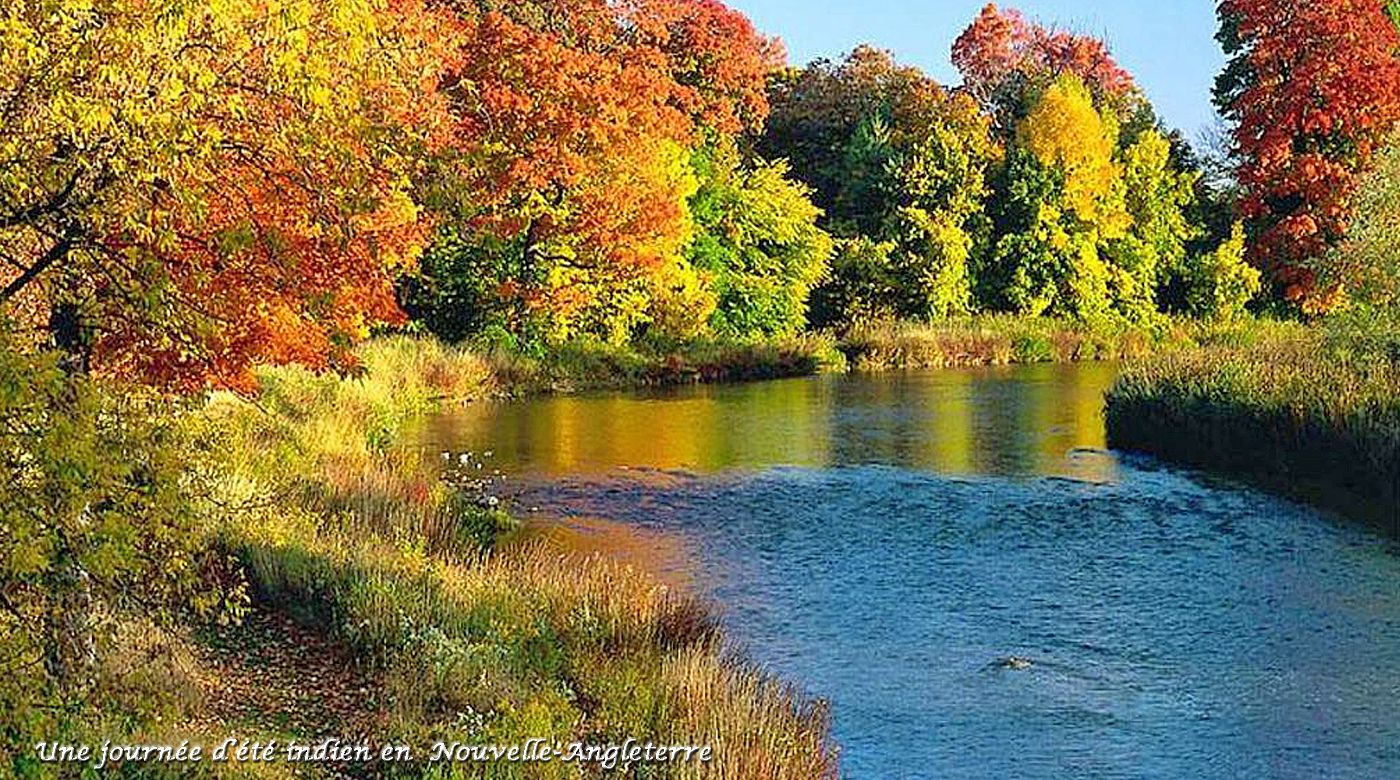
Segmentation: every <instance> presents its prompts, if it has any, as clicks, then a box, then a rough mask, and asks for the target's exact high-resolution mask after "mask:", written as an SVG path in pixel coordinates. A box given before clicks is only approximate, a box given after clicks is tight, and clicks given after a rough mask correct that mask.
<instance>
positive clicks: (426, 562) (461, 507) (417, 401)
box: [199, 339, 836, 779]
mask: <svg viewBox="0 0 1400 780" xmlns="http://www.w3.org/2000/svg"><path fill="white" fill-rule="evenodd" d="M360 354H361V356H362V359H363V361H364V374H363V376H362V377H361V378H358V379H340V378H336V377H331V376H315V375H312V374H310V373H307V372H304V371H301V370H298V369H273V370H266V371H264V372H262V375H261V377H260V378H261V381H262V385H261V389H260V391H259V393H258V394H257V396H256V398H254V399H253V400H252V401H251V402H250V401H245V400H242V399H239V398H235V397H233V396H229V395H220V396H218V397H216V398H215V399H213V401H212V402H211V403H210V404H209V405H208V407H207V408H206V409H205V410H204V411H203V413H202V414H201V418H200V421H199V424H200V425H201V426H203V427H204V433H205V435H206V441H208V442H210V443H211V445H213V446H212V447H211V453H212V454H213V455H214V456H215V466H214V473H216V474H217V475H218V477H217V487H218V496H217V500H216V501H214V502H213V504H214V505H217V506H220V507H224V508H225V510H224V512H223V514H224V516H223V517H222V518H221V520H220V527H221V528H223V529H224V531H223V532H222V534H221V538H220V544H222V545H224V546H226V547H227V549H228V550H229V551H230V552H231V553H232V554H233V555H235V556H236V557H237V558H238V559H239V560H240V561H241V562H242V564H243V570H244V571H245V572H246V573H247V576H248V579H249V585H250V586H251V590H252V592H253V594H254V598H255V600H256V601H257V602H258V604H260V605H261V606H262V607H263V608H265V609H273V610H276V611H279V612H284V613H286V614H290V615H293V616H296V617H297V618H298V619H299V620H300V621H301V622H302V623H303V624H304V625H307V626H311V627H315V628H317V629H318V630H321V631H323V632H325V633H328V634H329V635H331V636H332V637H334V638H335V639H336V640H337V641H339V642H342V643H344V644H345V646H346V647H347V648H349V650H350V651H351V653H352V654H353V656H354V657H355V658H356V659H357V661H358V662H359V663H362V664H365V665H367V666H368V667H369V668H372V669H374V670H375V675H374V679H377V680H379V681H380V685H381V686H382V690H380V691H376V692H374V693H375V695H374V696H372V697H371V698H372V699H373V700H374V701H376V702H378V703H379V705H380V708H381V710H380V712H379V713H378V714H377V716H376V718H375V722H376V723H377V730H378V731H379V733H377V734H375V735H373V736H374V738H375V739H378V740H381V741H388V740H398V741H402V742H404V743H406V744H410V745H424V746H426V745H427V744H429V743H431V742H433V741H436V740H440V739H446V740H451V739H456V740H463V741H466V742H479V743H512V742H517V741H518V742H522V743H523V742H524V741H525V740H526V739H528V738H532V737H542V738H546V739H550V740H554V741H557V742H560V743H570V742H575V741H583V742H594V743H610V742H617V743H621V742H622V741H623V740H624V739H627V738H633V739H637V740H640V741H642V742H646V741H652V742H655V743H657V744H709V745H712V746H713V747H714V750H715V753H716V755H717V756H720V757H721V758H720V760H721V761H723V764H724V766H725V770H726V771H725V774H726V776H732V777H737V778H775V779H776V778H810V777H834V776H835V772H836V763H835V752H834V748H833V746H832V745H831V744H830V741H829V737H828V731H827V729H828V724H827V716H826V713H825V710H824V708H823V707H822V706H821V705H820V704H819V703H816V702H812V701H809V700H807V699H806V698H805V697H803V696H802V695H801V694H799V693H798V692H796V691H794V690H792V689H790V688H789V687H787V686H786V685H784V684H782V683H780V682H778V681H776V680H773V679H771V678H769V677H767V676H766V675H765V674H764V673H762V672H760V671H758V670H756V669H753V668H751V667H750V666H748V665H747V664H745V663H744V662H742V661H741V660H737V659H735V658H734V657H732V656H731V655H730V654H728V653H727V652H726V650H725V646H724V642H723V639H722V637H721V636H720V633H719V631H718V628H717V620H716V618H715V616H714V615H713V614H712V613H711V611H710V608H709V607H708V606H707V605H705V604H702V603H700V602H697V601H695V600H694V599H692V598H690V597H689V596H687V595H684V594H679V593H676V592H673V591H672V590H670V589H668V588H666V587H664V586H661V585H660V584H658V583H656V582H654V581H653V580H651V579H650V578H649V577H648V576H646V575H644V574H641V573H639V572H637V571H635V570H633V569H631V568H629V567H625V566H622V565H619V564H616V563H613V562H610V561H608V560H605V559H604V558H603V557H601V556H583V555H566V554H561V553H559V552H557V551H555V550H552V549H550V548H548V547H546V546H542V545H509V546H507V547H504V548H502V549H501V550H499V551H495V550H494V549H493V548H494V547H495V542H496V540H497V539H498V538H499V537H500V536H501V535H502V534H509V533H511V529H512V528H513V522H512V521H511V519H510V518H509V517H508V516H507V515H505V514H504V513H503V512H501V511H500V510H499V509H497V508H495V506H494V500H493V499H492V498H491V497H490V495H489V494H490V483H491V479H492V478H491V477H490V476H489V472H488V471H487V470H486V469H484V468H480V463H479V462H478V461H476V460H475V459H474V458H473V457H472V456H470V455H469V454H466V453H450V454H448V455H447V456H446V457H449V459H450V462H451V463H452V467H451V468H449V469H447V476H446V478H443V476H442V471H441V469H440V468H439V465H438V464H431V463H424V462H423V461H422V460H421V458H420V457H419V456H418V455H417V454H416V453H409V452H406V451H404V450H403V449H400V448H398V447H396V446H395V444H396V438H397V435H398V434H399V432H400V430H401V428H402V426H403V424H404V422H406V421H407V420H409V419H411V418H412V417H413V416H415V415H417V414H421V413H422V412H423V411H425V410H427V409H429V408H431V407H432V406H434V405H435V404H439V403H446V402H457V401H461V400H465V399H473V398H484V397H486V396H488V395H490V394H492V393H493V392H496V391H497V390H499V389H500V388H499V386H498V385H497V384H496V383H497V382H499V381H500V377H499V375H498V374H496V373H494V372H493V370H492V366H491V364H490V363H489V361H487V360H486V359H483V358H481V357H478V356H476V355H473V354H471V353H468V352H465V351H462V350H457V349H453V348H450V347H446V346H443V345H440V344H437V343H435V342H431V341H418V340H406V339H392V340H387V341H382V342H376V343H372V344H369V345H367V346H366V347H365V348H364V349H362V350H361V353H360ZM483 473H485V474H488V476H482V475H483ZM400 769H401V770H404V771H403V772H401V774H407V775H409V776H417V775H416V774H414V773H412V772H407V771H406V770H405V768H402V767H401V768H400ZM419 769H422V767H419ZM697 771H698V767H697V766H694V765H692V766H686V765H677V766H676V767H671V768H667V769H666V770H665V772H663V774H661V775H658V776H666V777H690V776H694V775H695V774H696V773H697ZM522 776H534V775H533V774H530V773H529V771H526V772H525V773H524V774H523V775H522ZM550 776H554V775H550Z"/></svg>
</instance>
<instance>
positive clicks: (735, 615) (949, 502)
mask: <svg viewBox="0 0 1400 780" xmlns="http://www.w3.org/2000/svg"><path fill="white" fill-rule="evenodd" d="M1112 378H1113V368H1112V366H1043V367H1034V368H1029V369H1008V370H999V371H985V370H984V371H967V372H943V373H937V374H908V375H888V376H880V377H847V378H841V377H838V378H821V379H815V380H804V381H795V382H780V383H769V384H763V385H749V386H735V387H723V388H701V389H691V390H687V391H682V392H673V393H666V394H648V395H642V396H626V395H606V396H594V397H583V398H559V399H542V400H539V401H533V402H529V403H524V404H519V405H503V406H497V407H479V408H475V409H468V410H464V411H462V412H460V413H455V414H453V415H451V416H448V417H444V418H441V419H439V420H436V421H434V423H433V425H432V427H431V429H430V430H428V431H426V432H425V438H424V441H425V447H426V448H428V449H429V450H436V449H454V448H456V449H470V448H478V449H480V448H485V447H488V446H489V447H491V448H493V449H494V451H495V453H496V458H497V461H498V464H497V465H498V466H499V467H501V468H503V469H504V470H506V471H508V472H510V473H511V474H512V475H513V477H515V478H517V479H518V481H519V482H520V486H518V487H517V488H516V490H517V491H519V496H518V500H519V502H520V504H521V505H522V506H525V507H531V508H536V509H538V512H537V514H538V515H539V516H543V517H549V518H552V520H551V521H549V522H546V523H542V524H540V525H539V527H540V528H542V529H546V530H545V531H543V532H546V533H554V534H555V538H556V540H558V541H559V542H560V543H562V544H567V545H589V544H591V545H592V546H593V549H600V550H609V551H610V552H615V553H616V554H618V555H620V556H621V557H623V558H624V559H626V560H632V561H634V562H636V563H638V564H639V565H647V566H649V567H651V568H653V569H658V570H659V573H660V574H661V576H663V577H664V578H667V579H669V580H671V581H674V582H678V583H681V584H683V585H684V586H685V587H689V588H694V589H696V590H698V591H701V592H703V593H706V594H708V595H710V596H711V597H713V598H714V599H715V600H716V601H717V602H719V603H720V604H722V605H723V607H724V609H725V615H726V617H725V620H726V624H727V627H728V629H729V631H730V633H731V635H732V636H734V637H736V639H737V641H739V642H740V643H741V644H743V645H744V647H745V649H746V650H747V651H748V652H749V654H750V655H752V656H753V657H755V658H757V659H758V660H760V661H761V662H763V663H764V664H766V665H767V666H768V667H770V668H771V669H772V670H773V671H775V672H776V673H778V674H780V675H782V676H784V677H786V678H788V679H792V680H795V681H798V682H800V683H802V684H803V685H805V686H806V687H807V688H808V689H809V690H811V691H812V692H813V693H814V694H816V695H819V696H823V697H826V698H829V699H831V700H832V702H833V704H834V712H835V717H836V731H837V736H838V739H839V740H840V741H841V743H842V746H843V754H842V755H843V767H844V769H845V771H846V772H847V773H848V774H849V775H850V776H851V777H853V778H857V780H860V779H861V778H880V779H883V778H901V777H910V778H1004V777H1023V778H1037V779H1039V778H1062V777H1089V778H1164V779H1166V778H1172V779H1175V778H1197V777H1199V778H1235V777H1239V778H1300V779H1301V778H1309V779H1311V778H1318V777H1339V778H1368V779H1369V778H1380V777H1400V718H1397V717H1396V708H1395V705H1396V702H1397V701H1400V555H1397V550H1396V549H1395V546H1394V544H1393V543H1392V542H1388V541H1387V540H1385V539H1383V538H1381V537H1379V536H1376V535H1373V534H1370V533H1368V532H1366V531H1364V530H1362V529H1357V528H1354V527H1352V526H1350V525H1348V524H1345V523H1336V522H1332V521H1330V520H1329V519H1328V518H1326V517H1323V516H1321V515H1319V514H1318V513H1316V512H1314V511H1312V510H1309V509H1306V508H1304V507H1302V506H1299V505H1296V504H1293V503H1290V502H1287V501H1284V500H1280V499H1275V498H1271V497H1268V496H1265V495H1263V494H1261V493H1258V492H1254V491H1250V490H1246V489H1241V488H1239V487H1236V486H1234V485H1232V484H1230V483H1225V482H1218V481H1213V480H1211V481H1207V480H1202V479H1200V478H1199V477H1197V476H1195V475H1192V474H1187V473H1183V472H1179V471H1176V470H1172V469H1167V468H1162V467H1160V466H1158V465H1156V464H1154V463H1152V462H1150V461H1143V460H1136V459H1120V458H1116V457H1114V456H1113V455H1111V454H1109V453H1106V452H1104V451H1103V450H1102V448H1103V435H1104V434H1103V424H1102V418H1101V416H1100V414H1101V412H1100V410H1101V401H1100V398H1101V393H1102V391H1103V390H1104V389H1105V388H1106V387H1107V385H1108V384H1109V383H1110V382H1111V381H1112ZM623 467H625V468H623ZM602 518H606V519H602ZM549 529H553V530H549ZM580 540H582V541H580ZM585 549H587V548H585ZM619 551H620V552H619ZM657 562H660V563H659V564H658V563H657Z"/></svg>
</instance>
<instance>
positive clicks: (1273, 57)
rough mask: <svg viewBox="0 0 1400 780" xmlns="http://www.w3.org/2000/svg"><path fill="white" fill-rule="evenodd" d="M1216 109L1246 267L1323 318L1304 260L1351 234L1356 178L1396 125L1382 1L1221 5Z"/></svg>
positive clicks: (1391, 47) (1389, 37)
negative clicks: (1238, 191) (1234, 161)
mask: <svg viewBox="0 0 1400 780" xmlns="http://www.w3.org/2000/svg"><path fill="white" fill-rule="evenodd" d="M1219 14H1220V20H1221V30H1220V35H1219V38H1220V41H1221V43H1222V45H1223V46H1224V47H1225V51H1226V54H1227V55H1229V57H1230V61H1229V64H1228V65H1227V67H1226V69H1225V71H1224V72H1223V73H1222V74H1221V75H1220V77H1219V78H1218V79H1217V82H1216V90H1215V93H1216V102H1217V104H1218V105H1219V106H1220V109H1221V110H1222V112H1224V114H1225V116H1226V117H1227V118H1228V119H1229V120H1231V121H1232V122H1233V124H1234V146H1235V149H1234V150H1235V153H1236V154H1237V155H1238V157H1239V168H1238V177H1239V182H1240V185H1241V186H1242V188H1243V190H1244V199H1243V201H1242V203H1241V206H1240V208H1241V212H1242V214H1241V216H1243V218H1244V219H1245V220H1246V221H1247V223H1248V224H1249V226H1250V228H1251V230H1252V232H1253V239H1254V240H1253V243H1252V245H1251V247H1250V253H1251V259H1252V260H1253V262H1255V263H1256V264H1257V265H1259V266H1261V267H1263V268H1265V269H1266V270H1268V271H1270V272H1271V274H1272V276H1273V278H1274V281H1275V283H1276V284H1277V285H1278V286H1279V287H1280V288H1281V291H1282V292H1283V294H1284V296H1285V298H1286V299H1288V300H1290V301H1293V302H1296V303H1299V304H1301V305H1302V306H1303V308H1304V309H1305V310H1307V311H1319V310H1325V309H1326V308H1328V307H1329V306H1330V305H1331V304H1332V300H1331V299H1332V297H1333V295H1332V293H1333V290H1322V289H1318V288H1317V285H1316V276H1315V273H1314V271H1313V270H1310V269H1308V268H1307V267H1305V264H1306V262H1307V261H1308V260H1310V259H1312V258H1317V257H1319V256H1321V255H1322V254H1323V253H1324V252H1325V251H1326V250H1327V249H1328V248H1329V247H1331V246H1334V245H1336V244H1337V242H1338V241H1340V240H1341V238H1342V237H1343V236H1344V235H1345V233H1346V230H1347V225H1348V223H1349V221H1350V219H1351V209H1350V205H1349V202H1350V200H1351V197H1352V194H1353V192H1354V190H1355V187H1356V179H1357V175H1358V173H1359V172H1360V171H1362V170H1364V169H1365V168H1366V167H1367V165H1368V164H1369V161H1370V159H1371V157H1372V154H1373V152H1374V151H1375V149H1376V147H1377V145H1378V144H1379V143H1381V142H1382V141H1383V140H1384V138H1385V137H1386V136H1387V134H1388V133H1389V132H1390V130H1391V128H1392V127H1394V126H1395V123H1396V121H1397V120H1400V62H1397V61H1396V54H1397V51H1400V35H1397V32H1396V28H1395V25H1394V24H1392V22H1391V20H1390V19H1389V18H1388V17H1387V15H1386V13H1385V8H1384V5H1383V4H1382V3H1380V2H1376V1H1375V0H1226V1H1225V2H1222V3H1221V4H1220V6H1219Z"/></svg>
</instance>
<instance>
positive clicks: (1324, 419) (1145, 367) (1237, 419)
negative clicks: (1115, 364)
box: [1107, 323, 1400, 531]
mask: <svg viewBox="0 0 1400 780" xmlns="http://www.w3.org/2000/svg"><path fill="white" fill-rule="evenodd" d="M1397 345H1400V339H1397V338H1396V334H1395V333H1394V332H1393V331H1387V330H1386V329H1384V328H1380V327H1376V326H1373V325H1363V326H1358V325H1357V324H1355V323H1335V324H1331V325H1327V326H1324V327H1319V328H1312V329H1309V328H1304V327H1302V326H1296V325H1295V326H1289V325H1282V324H1277V325H1274V326H1272V327H1269V328H1262V329H1257V330H1256V331H1254V332H1252V333H1249V334H1246V335H1245V337H1242V338H1236V339H1224V340H1219V341H1216V342H1214V343H1208V344H1207V345H1205V346H1203V347H1202V348H1200V349H1195V350H1187V351H1179V352H1171V353H1165V354H1162V355H1158V356H1155V357H1153V358H1150V359H1147V360H1143V361H1137V362H1134V363H1133V364H1131V365H1130V366H1129V368H1128V369H1127V370H1126V371H1125V372H1124V374H1123V376H1122V377H1121V378H1120V380H1119V381H1118V383H1117V385H1116V386H1115V387H1114V388H1113V390H1112V391H1111V392H1110V394H1109V397H1108V404H1107V422H1108V433H1109V440H1110V444H1111V445H1112V446H1114V447H1116V448H1120V449H1125V450H1133V451H1140V452H1145V453H1150V454H1153V455H1156V456H1160V457H1163V458H1166V459H1169V460H1173V461H1176V462H1180V463H1184V464H1188V465H1191V466H1196V467H1202V468H1209V469H1212V470H1219V471H1223V472H1227V473H1230V474H1234V475H1237V476H1240V477H1243V478H1246V479H1248V480H1251V481H1253V482H1256V483H1257V484H1260V485H1263V486H1266V487H1269V488H1273V489H1278V490H1281V491H1284V492H1286V493H1288V494H1291V495H1294V496H1298V497H1301V498H1305V499H1309V500H1312V501H1316V502H1319V503H1322V504H1324V505H1327V506H1329V507H1333V508H1336V509H1339V510H1342V511H1345V512H1347V513H1349V514H1353V515H1357V516H1361V517H1365V518H1367V519H1370V520H1372V521H1376V522H1379V523H1381V524H1384V525H1386V526H1388V527H1392V528H1394V529H1396V530H1397V531H1400V364H1398V363H1397V358H1400V350H1397Z"/></svg>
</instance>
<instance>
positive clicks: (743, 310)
mask: <svg viewBox="0 0 1400 780" xmlns="http://www.w3.org/2000/svg"><path fill="white" fill-rule="evenodd" d="M695 157H696V166H695V167H696V171H697V174H698V176H699V179H700V187H699V190H698V191H697V192H696V194H695V196H694V197H692V198H691V203H690V205H691V212H692V214H693V215H694V218H695V222H696V228H697V229H696V237H695V240H694V242H692V244H691V246H690V248H689V249H688V250H687V256H688V257H689V259H690V262H691V263H692V264H693V265H694V267H695V268H696V269H697V270H699V271H700V272H701V273H704V274H706V275H707V277H708V278H709V279H710V283H709V286H710V287H711V289H713V291H714V294H715V296H716V308H715V311H714V314H713V315H711V318H710V326H711V330H712V331H713V332H714V333H715V334H717V335H720V336H725V337H731V338H734V337H737V338H748V337H756V336H790V335H792V334H794V333H796V332H798V331H800V330H801V329H802V328H803V327H805V326H806V324H807V298H808V294H809V293H810V292H811V290H812V288H813V287H814V286H815V285H816V284H817V282H818V281H820V280H821V279H822V278H824V277H825V275H826V271H827V263H828V261H829V260H830V258H831V252H832V241H831V237H830V236H828V235H827V234H826V232H825V231H823V230H822V229H821V228H819V227H818V226H817V219H818V217H819V216H820V211H819V210H818V209H817V207H816V206H814V205H813V204H812V202H811V200H809V199H808V197H807V196H808V191H807V188H806V187H805V186H803V185H801V184H798V183H796V182H793V181H791V180H789V179H788V177H787V165H786V164H785V163H769V162H764V161H762V160H750V161H745V160H744V159H743V156H742V154H741V153H740V150H739V149H738V148H737V146H736V145H735V144H734V143H733V142H729V143H723V144H711V145H707V146H706V147H703V148H701V149H700V150H698V151H697V152H696V155H695Z"/></svg>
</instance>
